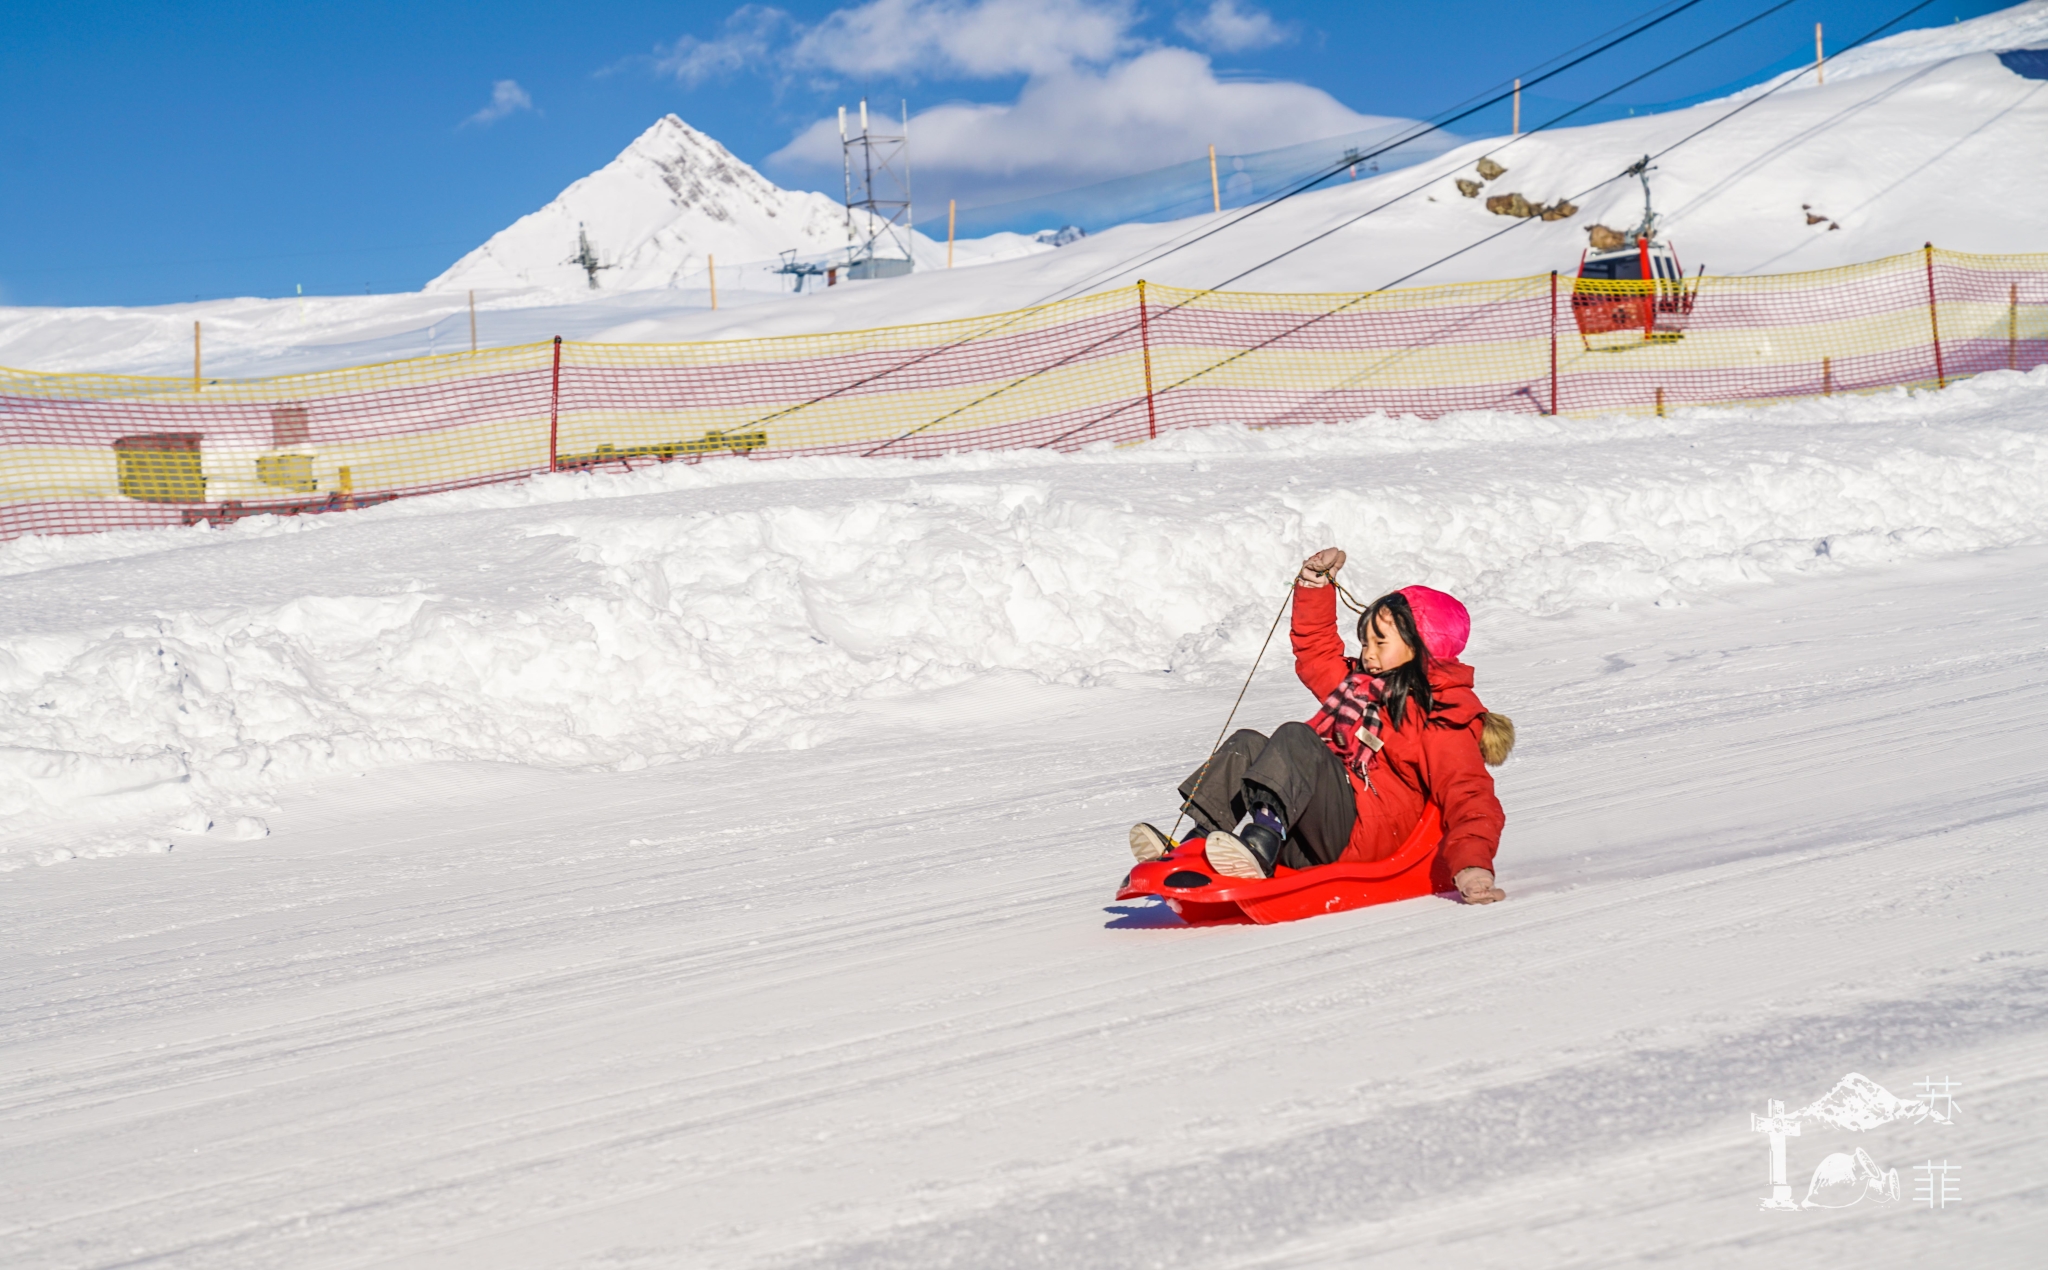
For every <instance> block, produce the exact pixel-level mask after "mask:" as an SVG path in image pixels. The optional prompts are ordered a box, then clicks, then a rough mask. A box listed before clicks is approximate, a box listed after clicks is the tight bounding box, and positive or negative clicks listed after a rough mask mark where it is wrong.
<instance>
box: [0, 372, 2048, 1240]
mask: <svg viewBox="0 0 2048 1270" xmlns="http://www.w3.org/2000/svg"><path fill="white" fill-rule="evenodd" d="M2044 406H2048V371H2037V372H2034V373H2032V374H2031V375H2028V376H2018V375H2011V374H2006V373H2000V374H1995V375H1989V376H1985V377H1983V378H1980V379H1977V380H1974V381H1972V382H1970V383H1968V384H1965V385H1962V386H1959V387H1956V388H1952V389H1950V390H1948V391H1947V392H1945V393H1936V394H1925V395H1922V396H1919V397H1907V396H1904V395H1899V396H1894V397H1886V398H1872V399H1854V400H1844V399H1837V400H1834V401H1829V402H1816V403H1808V404H1805V405H1800V406H1794V407H1786V408H1781V409H1778V410H1773V411H1769V412H1734V411H1727V412H1712V413H1707V412H1701V413H1698V414H1686V415H1682V416H1679V417H1676V418H1672V419H1668V420H1661V421H1659V420H1650V419H1629V420H1604V421H1603V420H1557V421H1551V420H1541V419H1530V418H1524V417H1494V416H1467V417H1460V418H1453V419H1449V420H1444V421H1439V422H1436V423H1431V424H1427V425H1423V424H1418V423H1413V422H1400V421H1388V422H1374V423H1370V424H1366V425H1362V426H1354V427H1340V428H1324V429H1313V430H1309V429H1303V430H1298V431H1294V432H1289V433H1284V434H1257V435H1248V434H1243V433H1237V432H1232V431H1228V430H1220V429H1219V430H1213V431H1210V432H1207V433H1201V434H1190V435H1184V436H1178V437H1175V438H1172V439H1171V440H1170V441H1162V442H1161V443H1159V444H1157V445H1152V446H1146V447H1140V448H1136V449H1132V450H1126V451H1120V452H1112V451H1103V452H1094V453H1084V454H1079V455H1073V456H1066V457H1053V456H1044V455H983V456H975V457H972V458H961V459H955V460H944V461H933V462H927V463H909V462H899V463H890V462H884V461H859V460H842V461H837V462H833V463H798V462H789V463H777V464H765V463H764V464H749V463H745V462H741V461H737V460H734V461H729V462H723V463H707V464H706V465H704V466H703V467H701V468H698V469H695V470H686V471H665V472H661V473H643V474H637V475H634V476H630V477H619V476H603V477H591V476H575V477H561V478H556V479H550V480H544V481H538V482H535V483H533V484H531V485H528V486H524V487H519V488H507V489H499V490H492V491H485V492H479V493H472V494H466V495H460V496H446V497H442V498H437V499H422V500H418V501H416V502H413V503H409V504H399V505H394V506H390V507H386V508H380V509H375V510H371V511H366V512H360V513H354V514H350V515H346V516H335V517H330V518H324V519H322V520H318V521H305V522H300V523H296V524H275V523H268V524H267V523H263V522H259V521H252V522H245V523H243V524H242V525H240V526H238V527H236V528H234V529H232V530H227V531H210V530H204V529H200V530H194V531H190V532H184V531H174V532H162V533H146V534H130V535H106V536H101V537H95V538H78V539H65V540H23V541H20V542H17V543H14V544H10V545H8V546H7V547H6V548H5V549H4V560H5V565H6V567H7V568H8V569H9V570H10V572H9V574H8V575H7V576H6V577H4V578H0V596H4V600H0V615H4V618H0V621H4V629H0V689H4V691H5V693H6V694H7V696H6V701H5V708H4V710H0V719H4V720H5V725H4V726H5V727H6V728H7V729H8V731H7V734H6V738H5V745H6V748H5V749H4V750H0V755H4V757H5V761H6V764H7V767H6V771H7V773H8V775H7V777H6V782H7V783H6V784H5V785H4V786H0V788H4V790H5V791H6V797H7V798H9V799H11V800H13V802H12V804H11V805H10V806H9V808H8V813H9V815H10V817H11V819H10V822H9V824H10V827H11V829H12V832H11V834H10V836H9V837H8V839H7V853H6V854H5V855H4V856H0V861H4V862H5V863H7V864H10V865H14V866H16V867H14V868H13V869H11V870H10V871H6V872H4V873H0V1133H4V1134H5V1136H6V1140H7V1141H8V1143H9V1146H10V1150H9V1152H8V1160H9V1163H8V1164H7V1165H5V1166H0V1167H4V1168H5V1180H6V1185H5V1186H4V1187H0V1249H4V1250H5V1257H4V1260H5V1262H6V1264H7V1265H8V1266H10V1267H23V1268H24V1270H43V1268H51V1270H54V1268H57V1267H63V1268H65V1270H70V1268H71V1267H76V1266H81V1265H85V1266H113V1265H159V1266H166V1267H205V1268H206V1270H235V1268H237V1267H271V1266H277V1265H291V1266H294V1267H330V1266H332V1267H341V1266H366V1265H386V1266H407V1267H415V1266H418V1267H473V1266H491V1267H583V1266H611V1267H635V1268H641V1267H644V1268H646V1270H654V1268H656V1267H662V1268H664V1270H665V1268H667V1267H673V1266H679V1265H692V1266H694V1265H716V1266H762V1267H766V1266H817V1267H824V1266H834V1267H839V1266H882V1267H892V1266H904V1267H918V1268H919V1270H924V1268H928V1267H963V1268H964V1267H973V1268H975V1270H982V1268H986V1267H997V1268H1002V1267H1023V1266H1059V1267H1103V1268H1104V1270H1111V1268H1114V1270H1123V1268H1125V1267H1129V1266H1133V1265H1173V1266H1186V1267H1237V1266H1245V1267H1249V1266H1310V1265H1316V1266H1373V1267H1379V1266H1385V1267H1444V1268H1445V1270H1452V1268H1454V1267H1455V1268H1457V1270H1467V1268H1470V1267H1495V1266H1498V1267H1502V1268H1503V1270H1507V1268H1513V1270H1529V1268H1531V1267H1551V1266H1557V1267H1564V1266H1585V1265H1609V1266H1624V1265H1642V1264H1657V1265H1669V1266H1678V1267H1687V1268H1690V1267H1700V1268H1702V1270H1720V1268H1722V1267H1731V1266H1733V1267H1750V1266H1755V1267H1760V1268H1761V1267H1777V1266H1784V1265H1823V1264H1829V1265H1832V1264H1846V1265H1856V1266H1859V1267H1866V1266H1867V1267H1892V1266H1897V1267H1907V1266H1924V1265H1930V1264H1941V1265H1961V1266H1969V1267H1971V1268H1972V1270H1978V1268H1990V1270H2000V1268H2002V1267H2023V1266H2030V1265H2031V1264H2033V1262H2034V1261H2035V1260H2037V1259H2038V1250H2039V1248H2040V1247H2041V1246H2042V1243H2043V1239H2044V1236H2048V1199H2044V1196H2043V1193H2042V1191H2041V1189H2040V1188H2039V1186H2038V1185H2037V1184H2036V1179H2038V1178H2039V1177H2041V1176H2042V1175H2043V1171H2044V1170H2048V1148H2044V1145H2043V1144H2044V1143H2048V934H2044V929H2048V928H2044V927H2043V925H2042V923H2041V922H2040V920H2039V916H2038V913H2037V912H2036V905H2035V903H2034V896H2033V894H2032V891H2031V890H2030V888H2029V885H2028V883H2029V880H2030V879H2031V878H2032V877H2033V876H2034V873H2035V872H2036V870H2035V869H2034V866H2033V860H2034V855H2035V850H2036V844H2038V842H2039V841H2040V839H2041V836H2042V835H2043V834H2044V833H2048V783H2044V778H2043V768H2042V765H2041V764H2040V762H2039V760H2038V747H2037V746H2036V745H2035V735H2036V733H2037V732H2038V730H2039V727H2040V723H2041V720H2042V718H2043V717H2044V714H2048V688H2044V685H2048V661H2044V659H2048V646H2044V642H2043V638H2042V629H2041V620H2040V605H2039V597H2040V596H2041V594H2043V592H2044V588H2048V511H2044V509H2048V432H2044V427H2048V424H2044V420H2048V409H2044ZM1332 541H1334V542H1339V543H1342V544H1345V545H1347V546H1349V547H1351V548H1352V549H1353V556H1354V563H1353V564H1352V566H1351V568H1350V570H1349V571H1348V572H1349V574H1350V575H1351V576H1350V578H1349V580H1350V582H1351V584H1352V585H1353V586H1354V587H1355V588H1357V589H1359V590H1361V591H1364V592H1371V591H1374V590H1377V589H1379V588H1381V587H1385V586H1389V585H1393V584H1397V583H1402V582H1408V581H1415V580H1421V581H1427V582H1432V583H1435V584H1437V585H1441V586H1446V587H1449V588H1451V589H1453V590H1456V591H1458V592H1460V593H1461V594H1463V595H1465V596H1467V597H1468V598H1469V599H1471V600H1472V601H1473V602H1474V607H1475V612H1476V618H1477V626H1476V631H1475V635H1476V638H1475V641H1474V645H1473V650H1472V652H1471V653H1470V655H1469V656H1470V659H1471V660H1472V661H1473V663H1474V664H1475V665H1476V666H1477V667H1478V673H1479V688H1480V691H1481V692H1482V693H1483V694H1484V696H1485V698H1486V700H1487V701H1488V703H1489V705H1491V706H1492V707H1494V708H1496V709H1500V710H1504V711H1507V712H1509V713H1511V714H1513V715H1514V716H1515V718H1516V720H1517V722H1518V724H1519V726H1520V730H1521V733H1522V742H1521V747H1520V749H1519V751H1518V753H1517V755H1516V756H1515V758H1514V759H1513V760H1512V761H1511V762H1510V763H1509V764H1508V765H1507V766H1506V767H1504V768H1502V769H1501V772H1500V782H1501V792H1502V796H1503V799H1504V801H1505V803H1506V805H1507V807H1508V809H1509V817H1510V819H1509V828H1508V833H1507V837H1506V839H1505V841H1504V845H1503V851H1502V856H1501V861H1500V868H1501V874H1502V879H1503V881H1504V883H1505V885H1506V888H1507V890H1508V891H1509V892H1510V899H1509V900H1508V901H1507V902H1506V903H1504V904H1499V905H1495V906H1492V907H1491V908H1486V909H1467V908H1463V907H1460V906H1458V905H1455V904H1451V903H1447V902H1443V901H1437V900H1417V901H1411V902H1408V903H1403V904H1398V905H1392V906H1388V907H1385V908H1380V909H1371V910H1366V911H1362V912H1356V913H1350V914H1343V915H1339V916H1334V917H1327V918H1319V919H1314V920H1312V921H1308V922H1304V923H1300V924H1297V925H1293V926H1288V927H1279V928H1225V929H1219V930H1211V931H1187V930H1178V929H1174V928H1173V919H1172V918H1171V917H1170V915H1169V914H1167V913H1165V912H1164V911H1163V910H1160V909H1157V908H1153V907H1148V906H1144V905H1133V904H1115V903H1112V902H1111V901H1110V898H1109V897H1110V894H1111V891H1112V888H1113V886H1114V884H1115V881H1116V879H1117V877H1119V876H1120V875H1121V873H1122V871H1123V869H1124V868H1125V867H1126V866H1127V863H1128V857H1127V856H1126V855H1125V854H1124V852H1123V849H1122V846H1121V841H1120V839H1121V836H1122V833H1123V830H1124V828H1125V827H1126V826H1127V825H1128V824H1129V823H1130V822H1131V821H1132V820H1134V819H1138V818H1141V817H1143V818H1154V817H1156V818H1160V819H1162V820H1164V819H1167V818H1170V813H1171V793H1170V789H1171V786H1172V783H1173V781H1174V780H1176V779H1177V778H1178V777H1179V776H1180V775H1182V774H1183V773H1184V772H1185V771H1186V770H1187V769H1188V768H1189V767H1191V766H1192V765H1193V763H1194V762H1195V761H1196V760H1197V759H1198V758H1199V756H1200V754H1201V752H1202V749H1203V747H1204V746H1206V745H1207V744H1208V743H1209V742H1210V740H1212V739H1213V737H1214V735H1215V728H1216V727H1217V725H1218V723H1219V722H1220V715H1221V713H1222V711H1223V710H1224V708H1225V707H1226V706H1227V705H1228V703H1229V701H1230V699H1231V697H1232V695H1233V694H1234V693H1235V691H1236V689H1237V685H1238V682H1239V680H1240V679H1241V677H1242V675H1243V674H1244V672H1245V670H1246V669H1247V667H1248V665H1249V663H1250V660H1251V657H1252V654H1253V652H1254V650H1255V649H1256V647H1257V644H1258V641H1259V640H1260V638H1261V637H1262V636H1263V634H1264V632H1265V629H1266V626H1267V623H1268V622H1269V621H1270V620H1271V618H1272V615H1273V611H1274V606H1275V605H1276V604H1277V603H1278V602H1279V601H1280V599H1281V597H1282V595H1283V594H1284V592H1285V587H1286V582H1287V579H1288V577H1289V576H1290V574H1291V572H1292V568H1293V561H1294V560H1296V559H1298V558H1299V556H1300V555H1301V554H1302V553H1304V552H1305V551H1306V550H1307V549H1309V548H1311V547H1315V546H1320V545H1323V544H1324V543H1326V542H1332ZM1310 706H1311V703H1310V702H1309V701H1308V699H1307V698H1306V695H1305V694H1304V693H1303V692H1302V691H1301V690H1300V688H1299V687H1298V686H1297V685H1296V684H1295V683H1294V682H1293V681H1292V678H1291V676H1290V675H1289V674H1288V672H1287V669H1286V666H1285V663H1284V656H1283V658H1282V659H1281V660H1280V661H1278V662H1271V663H1269V664H1268V665H1267V667H1266V668H1265V670H1264V671H1263V672H1262V673H1261V675H1260V677H1259V679H1258V680H1257V681H1256V682H1255V684H1254V686H1253V689H1252V692H1251V695H1250V697H1249V699H1248V700H1247V701H1246V703H1245V706H1244V713H1243V716H1242V719H1241V721H1242V722H1244V723H1247V724H1250V725H1253V726H1259V727H1264V728H1270V727H1272V726H1273V725H1274V724H1276V723H1277V722H1279V721H1282V720H1285V719H1289V718H1298V717H1301V716H1302V715H1304V714H1305V713H1306V712H1307V711H1308V710H1309V708H1310ZM429 760H431V761H429ZM643 762H644V763H645V764H646V765H645V766H642V764H643ZM67 764H69V766H68V767H67ZM181 777H183V779H181ZM152 782H155V783H154V784H152ZM24 800H26V803H27V804H28V805H24ZM256 819H260V820H261V821H263V822H266V823H267V828H268V830H269V836H267V837H252V836H251V835H255V834H259V833H261V832H262V831H263V829H264V828H265V827H266V824H258V823H254V821H255V820H256ZM209 821H210V822H211V823H212V828H211V830H210V831H208V830H206V828H205V826H206V825H207V823H208V822H209ZM166 848H168V850H166ZM38 866H42V867H38ZM1850 1072H1857V1073H1861V1074H1862V1075H1863V1076H1865V1077H1866V1078H1868V1079H1870V1080H1872V1081H1874V1082H1876V1083H1877V1084H1878V1085H1881V1086H1882V1087H1884V1088H1885V1089H1887V1090H1889V1091H1890V1092H1892V1093H1894V1094H1897V1095H1901V1096H1911V1095H1913V1094H1914V1092H1915V1091H1914V1089H1913V1082H1916V1081H1920V1080H1925V1079H1928V1078H1930V1077H1934V1078H1939V1077H1942V1076H1947V1077H1951V1078H1953V1079H1956V1080H1958V1081H1961V1082H1962V1086H1963V1087H1962V1095H1961V1096H1962V1107H1963V1112H1962V1113H1961V1114H1960V1116H1959V1117H1958V1118H1957V1120H1956V1122H1955V1123H1954V1124H1953V1125H1950V1126H1946V1127H1943V1126H1937V1125H1926V1124H1921V1125H1915V1124H1906V1123H1901V1124H1897V1125H1892V1126H1888V1127H1886V1128H1884V1129H1881V1130H1875V1131H1872V1132H1869V1133H1855V1134H1852V1133H1849V1132H1847V1131H1842V1130H1838V1129H1836V1128H1835V1127H1833V1126H1828V1125H1824V1124H1821V1123H1818V1122H1815V1123H1812V1124H1809V1125H1808V1126H1807V1129H1806V1132H1805V1134H1804V1136H1802V1137H1801V1138H1799V1139H1797V1140H1796V1141H1795V1142H1794V1143H1793V1145H1792V1152H1793V1155H1792V1159H1793V1169H1794V1180H1795V1182H1796V1183H1797V1184H1798V1186H1799V1192H1800V1193H1801V1194H1804V1190H1805V1183H1806V1179H1807V1174H1808V1173H1809V1172H1811V1171H1812V1170H1813V1169H1814V1168H1815V1166H1816V1165H1817V1164H1818V1163H1820V1162H1821V1161H1822V1159H1823V1158H1824V1156H1825V1154H1826V1153H1828V1152H1836V1151H1845V1150H1848V1149H1851V1148H1858V1147H1860V1148H1863V1149H1865V1150H1867V1151H1868V1152H1869V1153H1870V1154H1871V1155H1872V1156H1873V1157H1874V1158H1875V1159H1877V1160H1878V1161H1880V1162H1881V1163H1883V1164H1885V1165H1886V1166H1888V1167H1894V1168H1898V1169H1899V1170H1900V1171H1901V1173H1902V1177H1903V1184H1904V1188H1905V1190H1906V1192H1907V1194H1908V1195H1910V1193H1911V1191H1912V1188H1913V1185H1914V1174H1913V1172H1912V1166H1913V1165H1915V1164H1917V1163H1919V1162H1920V1161H1921V1160H1923V1159H1928V1158H1933V1159H1947V1160H1951V1161H1955V1162H1957V1163H1959V1164H1960V1165H1961V1166H1962V1168H1963V1173H1962V1187H1963V1189H1962V1192H1961V1193H1962V1197H1963V1205H1962V1206H1961V1207H1958V1208H1954V1209H1949V1210H1944V1211H1939V1212H1932V1211H1928V1210H1926V1209H1924V1208H1914V1207H1913V1206H1912V1205H1911V1203H1910V1201H1907V1202H1904V1203H1901V1204H1897V1205H1892V1206H1890V1207H1878V1206H1875V1205H1863V1206H1859V1207H1857V1208H1852V1209H1845V1210H1840V1211H1806V1212H1795V1213H1760V1212H1759V1211H1758V1207H1757V1204H1758V1200H1759V1198H1760V1197H1761V1196H1762V1195H1763V1194H1764V1193H1765V1190H1766V1187H1765V1184H1764V1176H1765V1173H1764V1162H1765V1159H1766V1144H1765V1142H1764V1141H1763V1139H1762V1138H1761V1137H1760V1136H1759V1135H1757V1134H1755V1133H1752V1132H1751V1131H1750V1124H1749V1116H1750V1115H1751V1114H1752V1113H1756V1112H1762V1111H1763V1110H1764V1109H1765V1107H1766V1100H1768V1099H1781V1100H1783V1101H1784V1103H1785V1104H1786V1105H1787V1106H1791V1107H1802V1106H1806V1105H1808V1104H1810V1103H1813V1102H1815V1101H1816V1100H1818V1099H1820V1098H1822V1096H1823V1095H1825V1094H1826V1093H1827V1092H1828V1091H1829V1090H1830V1089H1832V1088H1834V1087H1835V1086H1836V1084H1837V1083H1838V1082H1839V1081H1841V1080H1842V1079H1843V1077H1844V1076H1845V1075H1846V1074H1848V1073H1850Z"/></svg>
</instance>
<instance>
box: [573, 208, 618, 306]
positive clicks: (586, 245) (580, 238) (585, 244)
mask: <svg viewBox="0 0 2048 1270" xmlns="http://www.w3.org/2000/svg"><path fill="white" fill-rule="evenodd" d="M562 263H563V264H565V265H575V266H576V267H577V268H579V269H581V270H583V272H584V275H585V276H586V277H588V278H589V279H590V289H591V290H592V291H595V290H597V275H598V271H599V270H603V269H616V268H618V266H617V265H607V264H601V263H599V261H598V258H597V250H596V249H595V248H593V247H592V246H591V245H590V235H588V234H586V233H584V232H583V223H582V222H581V221H578V222H577V223H576V254H575V255H573V256H571V257H569V258H568V259H567V260H564V261H563V262H562Z"/></svg>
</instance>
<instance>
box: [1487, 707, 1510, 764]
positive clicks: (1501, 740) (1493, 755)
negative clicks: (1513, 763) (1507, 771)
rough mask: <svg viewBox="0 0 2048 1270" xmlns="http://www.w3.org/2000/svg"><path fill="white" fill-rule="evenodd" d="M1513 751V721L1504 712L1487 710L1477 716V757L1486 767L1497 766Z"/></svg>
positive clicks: (1506, 759) (1505, 760)
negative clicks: (1483, 761)
mask: <svg viewBox="0 0 2048 1270" xmlns="http://www.w3.org/2000/svg"><path fill="white" fill-rule="evenodd" d="M1514 752H1515V721H1514V720H1513V719H1510V718H1508V717H1507V716H1506V715H1504V714H1493V713H1491V712H1488V713H1486V714H1482V715H1480V716H1479V757H1481V758H1483V759H1485V760H1486V765H1487V766H1488V767H1499V766H1500V765H1501V764H1502V763H1505V762H1507V761H1508V755H1510V754H1512V753H1514Z"/></svg>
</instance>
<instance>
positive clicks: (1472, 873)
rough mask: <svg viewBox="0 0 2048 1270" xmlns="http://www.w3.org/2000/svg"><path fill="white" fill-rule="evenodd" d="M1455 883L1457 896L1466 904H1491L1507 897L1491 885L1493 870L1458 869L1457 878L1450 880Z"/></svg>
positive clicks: (1504, 892) (1503, 892)
mask: <svg viewBox="0 0 2048 1270" xmlns="http://www.w3.org/2000/svg"><path fill="white" fill-rule="evenodd" d="M1451 881H1453V882H1455V883H1457V885H1458V894H1460V895H1462V896H1464V897H1465V902H1466V903H1467V904H1491V903H1493V902H1494V901H1495V900H1504V899H1506V898H1507V897H1508V893H1507V892H1506V891H1503V890H1501V889H1500V888H1499V887H1497V886H1495V885H1494V884H1493V870H1491V869H1481V868H1478V867H1476V866H1475V867H1473V868H1470V869H1459V870H1458V876H1456V877H1454V878H1452V879H1451Z"/></svg>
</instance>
